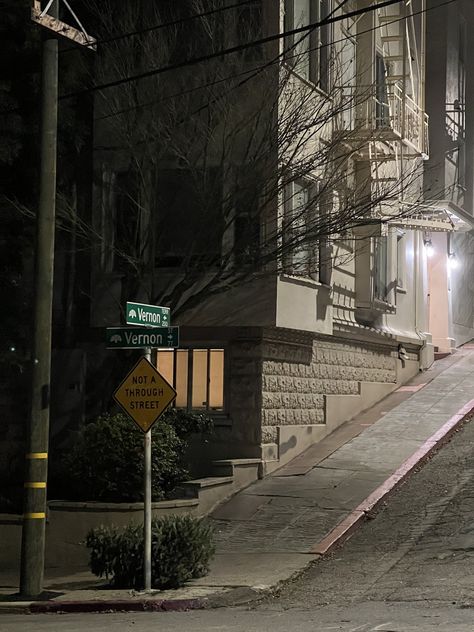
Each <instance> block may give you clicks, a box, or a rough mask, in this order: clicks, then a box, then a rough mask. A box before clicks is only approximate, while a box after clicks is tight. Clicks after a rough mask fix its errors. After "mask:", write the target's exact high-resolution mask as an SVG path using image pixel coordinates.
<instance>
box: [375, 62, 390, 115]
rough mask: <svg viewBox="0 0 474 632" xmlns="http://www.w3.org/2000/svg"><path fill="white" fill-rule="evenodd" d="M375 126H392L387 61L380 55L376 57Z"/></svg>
mask: <svg viewBox="0 0 474 632" xmlns="http://www.w3.org/2000/svg"><path fill="white" fill-rule="evenodd" d="M375 125H376V127H389V126H390V107H389V102H388V90H387V78H386V69H385V61H384V58H383V56H382V55H381V54H380V53H377V54H376V56H375Z"/></svg>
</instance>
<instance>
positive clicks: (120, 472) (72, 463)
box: [51, 409, 212, 502]
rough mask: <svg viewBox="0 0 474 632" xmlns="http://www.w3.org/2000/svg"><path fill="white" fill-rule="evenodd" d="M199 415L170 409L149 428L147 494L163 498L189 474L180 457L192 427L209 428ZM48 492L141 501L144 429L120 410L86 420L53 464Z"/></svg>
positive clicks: (194, 429) (70, 497)
mask: <svg viewBox="0 0 474 632" xmlns="http://www.w3.org/2000/svg"><path fill="white" fill-rule="evenodd" d="M211 427H212V422H211V420H210V419H209V418H207V417H205V416H204V415H196V414H193V413H187V412H185V411H179V410H175V409H171V410H170V411H167V412H166V413H165V415H163V417H162V418H161V419H160V420H159V421H158V422H157V423H156V425H155V426H154V429H153V431H152V498H153V500H160V499H162V498H164V497H165V496H166V495H167V494H169V492H170V491H171V490H172V489H173V488H174V487H175V486H176V484H177V483H178V482H180V481H182V480H185V479H186V478H187V477H188V476H189V475H188V470H187V468H186V466H185V463H184V456H185V453H186V449H187V447H188V439H189V437H190V435H191V434H193V433H195V432H210V429H211ZM51 478H52V492H53V494H54V496H55V497H63V498H64V497H66V498H67V499H68V500H83V501H87V500H95V501H103V502H138V501H142V500H143V433H142V431H141V430H139V429H138V428H137V427H136V426H135V424H134V422H133V421H132V420H131V419H130V418H129V417H127V416H126V415H124V414H121V413H119V414H116V415H109V414H104V415H101V416H100V417H99V418H98V419H97V420H95V421H93V422H90V423H88V424H86V425H85V426H84V427H83V428H82V429H81V430H80V431H79V433H78V434H77V437H76V438H75V441H74V444H73V445H72V447H71V448H70V450H69V451H67V452H66V453H65V454H64V455H63V456H62V458H61V459H60V461H59V463H58V464H56V465H54V464H53V467H52V476H51Z"/></svg>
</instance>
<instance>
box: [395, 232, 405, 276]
mask: <svg viewBox="0 0 474 632" xmlns="http://www.w3.org/2000/svg"><path fill="white" fill-rule="evenodd" d="M405 274H406V241H405V233H403V232H402V231H399V232H398V233H397V288H399V289H403V288H404V287H405Z"/></svg>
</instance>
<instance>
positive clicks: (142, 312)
mask: <svg viewBox="0 0 474 632" xmlns="http://www.w3.org/2000/svg"><path fill="white" fill-rule="evenodd" d="M125 322H126V323H127V325H140V326H142V327H169V326H170V325H171V315H170V308H169V307H160V306H159V305H146V304H145V303H130V302H127V305H126V314H125Z"/></svg>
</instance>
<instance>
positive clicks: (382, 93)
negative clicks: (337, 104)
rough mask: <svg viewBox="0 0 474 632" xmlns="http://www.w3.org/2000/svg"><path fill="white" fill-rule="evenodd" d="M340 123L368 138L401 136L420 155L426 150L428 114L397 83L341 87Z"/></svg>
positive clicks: (387, 138) (385, 138)
mask: <svg viewBox="0 0 474 632" xmlns="http://www.w3.org/2000/svg"><path fill="white" fill-rule="evenodd" d="M341 121H342V126H343V128H344V129H346V130H353V131H354V132H357V131H363V132H364V133H370V137H371V140H377V139H378V138H380V140H390V139H397V138H398V139H401V140H403V141H405V142H406V143H408V144H409V145H410V146H411V148H412V149H413V150H414V151H415V152H416V153H418V154H420V155H421V156H424V157H427V156H428V153H429V142H428V115H427V114H426V112H424V111H423V110H422V109H421V108H420V106H419V105H418V104H417V103H416V102H415V101H414V100H413V99H412V98H411V97H410V96H408V95H407V94H406V93H405V94H404V91H403V88H402V86H401V85H400V84H398V83H388V84H386V85H385V86H383V90H381V89H380V87H377V86H375V85H372V86H365V87H364V86H358V87H357V88H346V87H344V88H342V116H341Z"/></svg>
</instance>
